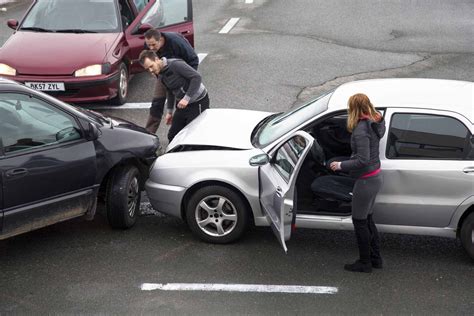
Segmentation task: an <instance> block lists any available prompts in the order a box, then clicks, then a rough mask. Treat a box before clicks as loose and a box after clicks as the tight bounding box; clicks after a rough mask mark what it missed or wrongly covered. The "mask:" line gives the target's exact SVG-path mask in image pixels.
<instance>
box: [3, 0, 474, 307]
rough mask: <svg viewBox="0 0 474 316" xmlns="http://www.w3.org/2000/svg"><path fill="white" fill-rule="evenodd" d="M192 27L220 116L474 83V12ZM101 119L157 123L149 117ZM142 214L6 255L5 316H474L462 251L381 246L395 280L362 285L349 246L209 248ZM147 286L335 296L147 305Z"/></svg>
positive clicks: (127, 113) (347, 12) (219, 1)
mask: <svg viewBox="0 0 474 316" xmlns="http://www.w3.org/2000/svg"><path fill="white" fill-rule="evenodd" d="M25 2H28V1H20V2H19V3H14V4H10V5H8V7H7V8H8V9H7V11H0V23H1V25H2V26H1V27H0V39H2V42H3V41H4V40H6V39H7V38H8V36H9V34H10V33H11V30H9V29H8V28H7V27H6V26H5V21H6V19H8V18H19V17H21V15H22V13H23V12H24V10H25ZM194 16H195V31H196V36H195V39H196V40H195V42H196V49H197V51H198V53H206V54H208V55H207V57H206V58H205V59H204V61H203V62H202V64H201V66H200V68H199V69H200V72H201V73H202V75H203V78H204V83H205V84H206V86H207V87H208V89H209V91H210V96H211V107H223V108H246V109H258V110H267V111H281V110H285V109H288V108H289V107H291V106H294V105H295V104H299V103H301V102H304V100H307V99H309V98H312V97H314V96H316V95H318V94H319V93H321V92H323V91H327V90H329V89H331V88H332V87H334V86H337V85H338V84H340V83H343V82H346V81H350V80H354V79H364V78H380V77H427V78H445V79H458V80H469V81H472V80H473V77H474V76H473V75H474V46H473V44H472V38H474V27H473V22H472V21H473V20H472V17H473V16H474V3H473V2H472V1H456V0H451V1H413V0H392V1H378V0H371V1H369V0H367V1H363V2H362V1H361V2H359V3H357V4H355V3H354V1H330V2H328V1H316V0H295V1H284V0H273V1H264V0H254V3H253V4H246V3H245V1H243V0H225V1H224V0H198V1H194ZM234 17H237V18H240V20H239V22H238V23H237V24H236V26H235V27H234V28H233V29H232V30H231V31H230V32H229V33H228V34H219V33H218V32H219V30H221V28H222V27H223V26H224V25H225V24H226V23H227V21H228V20H229V19H230V18H234ZM25 49H31V48H28V47H25ZM152 86H153V79H152V78H150V76H149V75H147V74H142V75H138V76H135V77H134V78H133V79H132V81H131V91H130V102H148V101H149V100H150V99H151V93H152ZM104 112H105V113H106V114H112V115H115V116H120V117H124V118H127V119H130V120H132V121H135V122H137V123H140V124H143V123H144V121H145V119H146V110H122V109H117V110H113V111H111V110H106V111H104ZM165 133H166V127H165V126H162V127H160V131H159V135H160V136H161V138H162V139H165V137H164V135H165ZM144 206H146V205H144ZM145 208H146V207H145ZM144 211H146V212H145V213H147V214H154V215H148V216H142V217H140V219H139V221H138V223H137V225H136V226H135V227H134V228H133V229H131V230H127V231H115V230H112V229H110V228H109V227H108V225H107V223H106V220H105V219H104V217H103V216H101V215H99V216H97V218H96V219H95V220H94V221H93V222H85V221H82V220H80V219H78V220H73V221H70V222H66V223H62V224H57V225H54V226H52V227H48V228H45V229H41V230H38V231H35V232H32V233H29V234H25V235H22V236H17V237H14V238H11V239H9V240H6V241H0V289H1V290H0V314H9V313H12V314H18V313H21V314H25V313H34V314H45V313H75V314H76V313H84V314H91V313H111V314H112V313H113V314H202V315H209V314H219V315H221V314H269V315H271V314H315V313H318V314H322V313H331V314H469V315H472V314H474V296H473V295H472V293H474V264H473V261H472V260H470V259H469V258H468V257H467V256H466V255H465V254H464V252H463V251H462V249H461V246H460V243H459V242H458V241H456V240H450V239H444V238H435V237H420V236H401V235H392V234H383V235H382V251H383V256H384V258H385V260H386V265H385V268H384V269H383V270H381V271H380V270H376V271H374V273H372V274H371V275H365V274H364V275H360V274H354V273H349V272H345V271H344V270H343V269H342V266H343V264H344V263H346V262H349V261H352V260H353V259H354V258H355V257H356V255H357V250H356V246H355V240H354V237H353V233H352V232H341V231H325V230H297V231H296V233H295V234H294V235H293V237H292V239H291V241H290V242H289V252H288V254H285V253H284V252H283V250H282V249H281V247H280V246H279V244H278V242H277V241H276V239H275V238H274V236H273V234H272V232H271V230H270V229H269V228H254V229H252V230H251V231H250V232H249V233H248V234H246V235H245V237H244V238H243V239H242V240H240V241H239V242H237V243H234V244H231V245H211V244H206V243H202V242H200V241H198V240H196V239H195V238H194V237H193V236H192V235H191V234H190V232H189V230H188V229H187V227H186V225H185V224H184V223H182V222H181V221H180V220H178V219H174V218H170V217H167V216H163V215H160V214H156V213H153V212H152V211H150V210H149V209H145V210H144ZM144 283H205V284H215V283H218V284H222V283H225V284H262V285H300V286H327V287H334V288H337V293H335V294H278V293H238V292H220V291H213V292H203V291H190V292H186V291H162V290H155V291H143V290H142V289H141V286H142V284H144Z"/></svg>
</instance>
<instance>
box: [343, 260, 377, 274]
mask: <svg viewBox="0 0 474 316" xmlns="http://www.w3.org/2000/svg"><path fill="white" fill-rule="evenodd" d="M344 269H345V270H347V271H351V272H365V273H371V272H372V265H371V264H370V263H363V262H361V261H360V260H357V261H356V262H354V263H351V264H346V265H344Z"/></svg>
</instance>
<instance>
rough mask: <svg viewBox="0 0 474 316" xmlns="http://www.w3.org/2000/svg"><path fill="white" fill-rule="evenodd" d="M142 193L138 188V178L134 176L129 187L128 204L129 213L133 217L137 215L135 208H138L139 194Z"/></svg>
mask: <svg viewBox="0 0 474 316" xmlns="http://www.w3.org/2000/svg"><path fill="white" fill-rule="evenodd" d="M139 194H140V192H139V188H138V179H137V177H134V178H133V179H132V181H131V182H130V185H129V187H128V194H127V206H128V215H129V216H130V217H133V216H134V215H135V210H136V209H137V201H138V195H139Z"/></svg>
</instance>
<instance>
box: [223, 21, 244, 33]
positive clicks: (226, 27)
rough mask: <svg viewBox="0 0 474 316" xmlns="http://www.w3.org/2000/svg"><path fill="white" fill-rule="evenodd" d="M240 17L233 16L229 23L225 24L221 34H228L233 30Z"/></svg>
mask: <svg viewBox="0 0 474 316" xmlns="http://www.w3.org/2000/svg"><path fill="white" fill-rule="evenodd" d="M239 20H240V18H231V19H230V20H229V21H227V23H226V24H225V25H224V27H223V28H222V30H220V31H219V33H220V34H227V33H229V32H230V30H232V28H233V27H234V26H235V25H236V24H237V22H239Z"/></svg>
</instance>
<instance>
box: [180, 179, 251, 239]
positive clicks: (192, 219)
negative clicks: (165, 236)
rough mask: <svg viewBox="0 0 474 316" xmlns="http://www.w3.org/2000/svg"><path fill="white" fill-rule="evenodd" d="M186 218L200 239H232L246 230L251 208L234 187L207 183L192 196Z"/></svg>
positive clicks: (187, 207)
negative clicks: (248, 208) (207, 184)
mask: <svg viewBox="0 0 474 316" xmlns="http://www.w3.org/2000/svg"><path fill="white" fill-rule="evenodd" d="M186 220H187V222H188V225H189V227H190V228H191V230H192V231H193V233H194V234H195V235H196V236H197V237H199V238H200V239H202V240H204V241H207V242H212V243H228V242H232V241H234V240H236V239H238V238H239V237H241V236H242V234H243V233H244V231H245V229H246V228H247V225H248V210H247V206H246V203H244V201H243V199H242V197H241V196H240V195H239V194H238V193H237V192H235V191H233V190H232V189H230V188H227V187H223V186H216V185H214V186H207V187H203V188H201V189H199V190H198V191H196V192H195V193H194V194H193V195H192V196H191V197H190V198H189V200H188V203H187V205H186Z"/></svg>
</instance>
